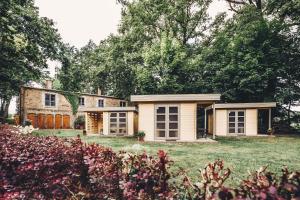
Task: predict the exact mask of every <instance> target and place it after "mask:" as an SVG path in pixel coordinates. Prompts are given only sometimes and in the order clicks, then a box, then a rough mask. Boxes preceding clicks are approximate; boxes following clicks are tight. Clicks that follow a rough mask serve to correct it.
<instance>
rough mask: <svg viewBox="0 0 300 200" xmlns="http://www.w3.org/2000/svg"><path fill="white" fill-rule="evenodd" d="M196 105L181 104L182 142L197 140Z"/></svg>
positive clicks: (180, 135) (180, 125)
mask: <svg viewBox="0 0 300 200" xmlns="http://www.w3.org/2000/svg"><path fill="white" fill-rule="evenodd" d="M196 112H197V104H196V103H181V104H180V113H179V114H180V122H179V128H180V133H179V139H180V140H181V141H193V140H196V130H197V126H196V123H197V122H196V116H197V113H196Z"/></svg>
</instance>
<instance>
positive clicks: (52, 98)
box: [19, 81, 127, 129]
mask: <svg viewBox="0 0 300 200" xmlns="http://www.w3.org/2000/svg"><path fill="white" fill-rule="evenodd" d="M126 105H127V102H126V101H124V100H122V99H119V98H115V97H112V96H106V95H102V94H101V91H100V90H98V93H97V94H87V93H82V94H80V95H79V108H78V112H77V114H76V116H74V115H73V113H72V107H71V105H70V103H69V102H68V101H67V100H66V98H65V97H64V95H62V91H59V90H55V89H52V83H51V82H50V81H47V82H46V87H45V88H35V87H28V86H23V87H22V88H21V91H20V97H19V106H20V108H19V112H20V113H19V114H20V122H25V120H30V121H31V122H32V125H33V126H34V127H36V128H40V129H62V128H63V129H67V128H72V127H73V124H74V120H75V119H76V118H77V117H78V116H84V115H85V113H84V110H86V109H97V108H102V107H124V106H126Z"/></svg>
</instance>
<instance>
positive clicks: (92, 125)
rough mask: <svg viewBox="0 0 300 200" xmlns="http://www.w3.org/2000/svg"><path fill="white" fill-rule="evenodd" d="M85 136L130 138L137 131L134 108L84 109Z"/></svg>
mask: <svg viewBox="0 0 300 200" xmlns="http://www.w3.org/2000/svg"><path fill="white" fill-rule="evenodd" d="M84 112H85V129H86V132H87V134H100V135H107V136H109V135H111V136H126V135H128V136H130V135H133V134H134V133H135V132H136V131H137V126H135V124H137V111H136V108H135V107H102V108H90V109H85V110H84Z"/></svg>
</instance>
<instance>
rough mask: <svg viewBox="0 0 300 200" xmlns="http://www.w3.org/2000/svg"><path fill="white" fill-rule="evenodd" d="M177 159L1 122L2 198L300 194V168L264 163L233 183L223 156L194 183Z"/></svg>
mask: <svg viewBox="0 0 300 200" xmlns="http://www.w3.org/2000/svg"><path fill="white" fill-rule="evenodd" d="M172 164H173V162H172V161H171V160H170V159H169V157H168V156H167V154H166V153H165V152H164V151H159V152H158V156H157V157H153V156H149V155H147V154H146V153H143V154H140V155H134V154H129V153H126V152H119V153H116V152H113V151H112V150H111V149H110V148H106V147H103V146H99V145H96V144H90V145H87V144H84V143H82V141H81V140H80V138H79V137H78V138H77V139H62V138H57V137H34V136H31V135H22V134H21V135H20V134H17V133H14V131H12V129H11V128H10V127H9V126H8V125H4V126H1V127H0V199H129V200H134V199H149V200H150V199H187V200H205V199H224V200H225V199H278V200H279V199H298V198H300V173H299V172H290V171H288V169H287V168H284V169H283V171H282V175H281V176H275V174H272V173H271V172H268V171H267V168H261V169H260V170H258V171H257V172H254V173H253V174H252V175H250V176H249V178H248V179H246V180H244V181H242V182H241V184H240V186H238V187H236V188H227V187H226V186H225V185H224V183H225V182H226V180H227V179H228V177H229V176H230V173H231V171H230V170H229V169H228V168H225V167H224V163H223V161H221V160H217V161H215V162H213V163H209V164H208V165H207V166H206V167H205V168H204V169H203V170H201V171H200V174H199V180H196V181H195V182H194V183H193V182H192V181H191V180H190V178H189V177H188V176H187V175H186V173H185V172H184V170H180V171H179V172H178V173H174V174H171V173H170V167H171V166H172ZM180 177H182V178H180ZM174 179H179V180H180V179H181V180H182V181H179V184H178V182H173V181H172V180H174Z"/></svg>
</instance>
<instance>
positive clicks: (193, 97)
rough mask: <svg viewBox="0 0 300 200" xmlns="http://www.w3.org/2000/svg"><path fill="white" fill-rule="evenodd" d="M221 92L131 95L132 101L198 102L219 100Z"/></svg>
mask: <svg viewBox="0 0 300 200" xmlns="http://www.w3.org/2000/svg"><path fill="white" fill-rule="evenodd" d="M220 96H221V95H220V94H163V95H131V97H130V100H131V102H184V101H188V102H197V101H219V100H220Z"/></svg>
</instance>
